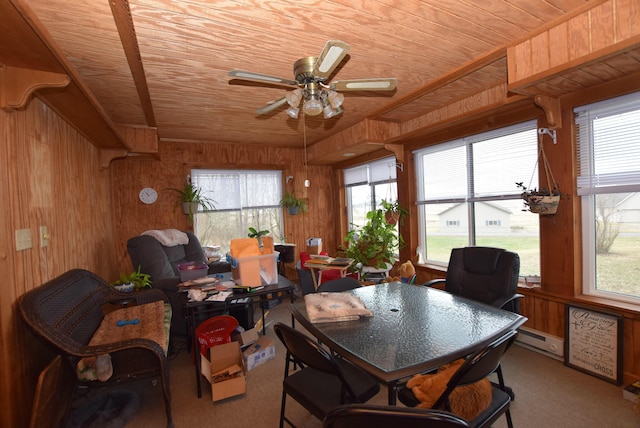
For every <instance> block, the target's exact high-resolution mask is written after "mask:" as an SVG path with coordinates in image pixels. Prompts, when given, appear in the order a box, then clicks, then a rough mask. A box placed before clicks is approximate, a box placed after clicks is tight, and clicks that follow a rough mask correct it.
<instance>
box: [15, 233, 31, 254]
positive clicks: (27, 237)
mask: <svg viewBox="0 0 640 428" xmlns="http://www.w3.org/2000/svg"><path fill="white" fill-rule="evenodd" d="M31 246H32V244H31V229H17V230H16V251H22V250H28V249H29V248H31Z"/></svg>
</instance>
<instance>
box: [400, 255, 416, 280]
mask: <svg viewBox="0 0 640 428" xmlns="http://www.w3.org/2000/svg"><path fill="white" fill-rule="evenodd" d="M398 273H399V274H400V279H401V280H402V282H411V281H412V280H413V277H414V275H415V274H416V268H415V267H414V266H413V263H411V260H407V261H406V262H404V263H402V264H401V265H400V269H399V271H398Z"/></svg>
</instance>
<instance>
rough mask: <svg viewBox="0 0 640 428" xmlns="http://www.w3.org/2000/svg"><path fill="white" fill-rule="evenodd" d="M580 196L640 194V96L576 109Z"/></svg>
mask: <svg viewBox="0 0 640 428" xmlns="http://www.w3.org/2000/svg"><path fill="white" fill-rule="evenodd" d="M574 114H575V121H576V126H577V144H576V147H577V159H578V170H579V171H578V178H577V188H578V195H592V194H599V193H622V192H637V191H640V93H634V94H629V95H625V96H622V97H617V98H612V99H609V100H606V101H601V102H598V103H594V104H589V105H585V106H581V107H577V108H575V109H574Z"/></svg>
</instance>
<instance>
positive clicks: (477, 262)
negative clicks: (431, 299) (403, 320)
mask: <svg viewBox="0 0 640 428" xmlns="http://www.w3.org/2000/svg"><path fill="white" fill-rule="evenodd" d="M519 274H520V256H518V254H517V253H514V252H512V251H507V250H504V249H502V248H493V247H464V248H454V249H453V250H451V256H450V258H449V267H448V268H447V276H446V279H434V280H431V281H429V282H427V283H426V284H424V285H426V286H429V287H431V286H434V285H437V284H442V283H444V290H445V291H447V292H449V293H451V294H455V295H457V296H462V297H466V298H469V299H472V300H476V301H479V302H482V303H486V304H488V305H491V306H495V307H497V308H500V309H505V310H508V311H511V312H515V313H517V314H519V313H520V299H521V298H523V297H524V295H522V294H519V293H517V290H518V275H519ZM496 374H497V375H498V378H499V380H500V382H501V384H504V381H503V378H502V368H501V367H500V366H498V368H497V370H496ZM504 390H505V392H507V393H508V394H509V396H510V397H511V399H512V400H514V399H515V394H514V393H513V390H512V389H511V388H510V387H507V386H506V387H505V388H504Z"/></svg>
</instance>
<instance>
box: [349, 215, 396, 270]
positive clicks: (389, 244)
mask: <svg viewBox="0 0 640 428" xmlns="http://www.w3.org/2000/svg"><path fill="white" fill-rule="evenodd" d="M366 218H367V222H366V223H365V225H364V226H360V227H358V226H356V227H354V228H353V229H352V230H350V231H349V232H348V233H347V235H346V236H345V239H344V240H345V242H346V244H347V245H346V247H343V248H342V249H341V252H342V253H343V254H344V257H348V258H351V259H354V263H353V265H352V266H354V269H355V270H356V271H357V272H358V273H359V274H360V278H363V268H364V267H365V266H370V267H373V268H377V269H379V268H385V267H386V266H387V263H391V264H393V263H394V262H395V257H394V255H395V252H396V251H397V249H398V248H399V247H400V246H402V245H403V244H404V240H403V239H402V236H401V235H400V234H399V233H398V231H397V230H396V227H395V225H392V224H389V223H387V220H386V218H385V210H384V209H381V208H380V209H375V210H373V211H369V212H368V213H367V215H366Z"/></svg>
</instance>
